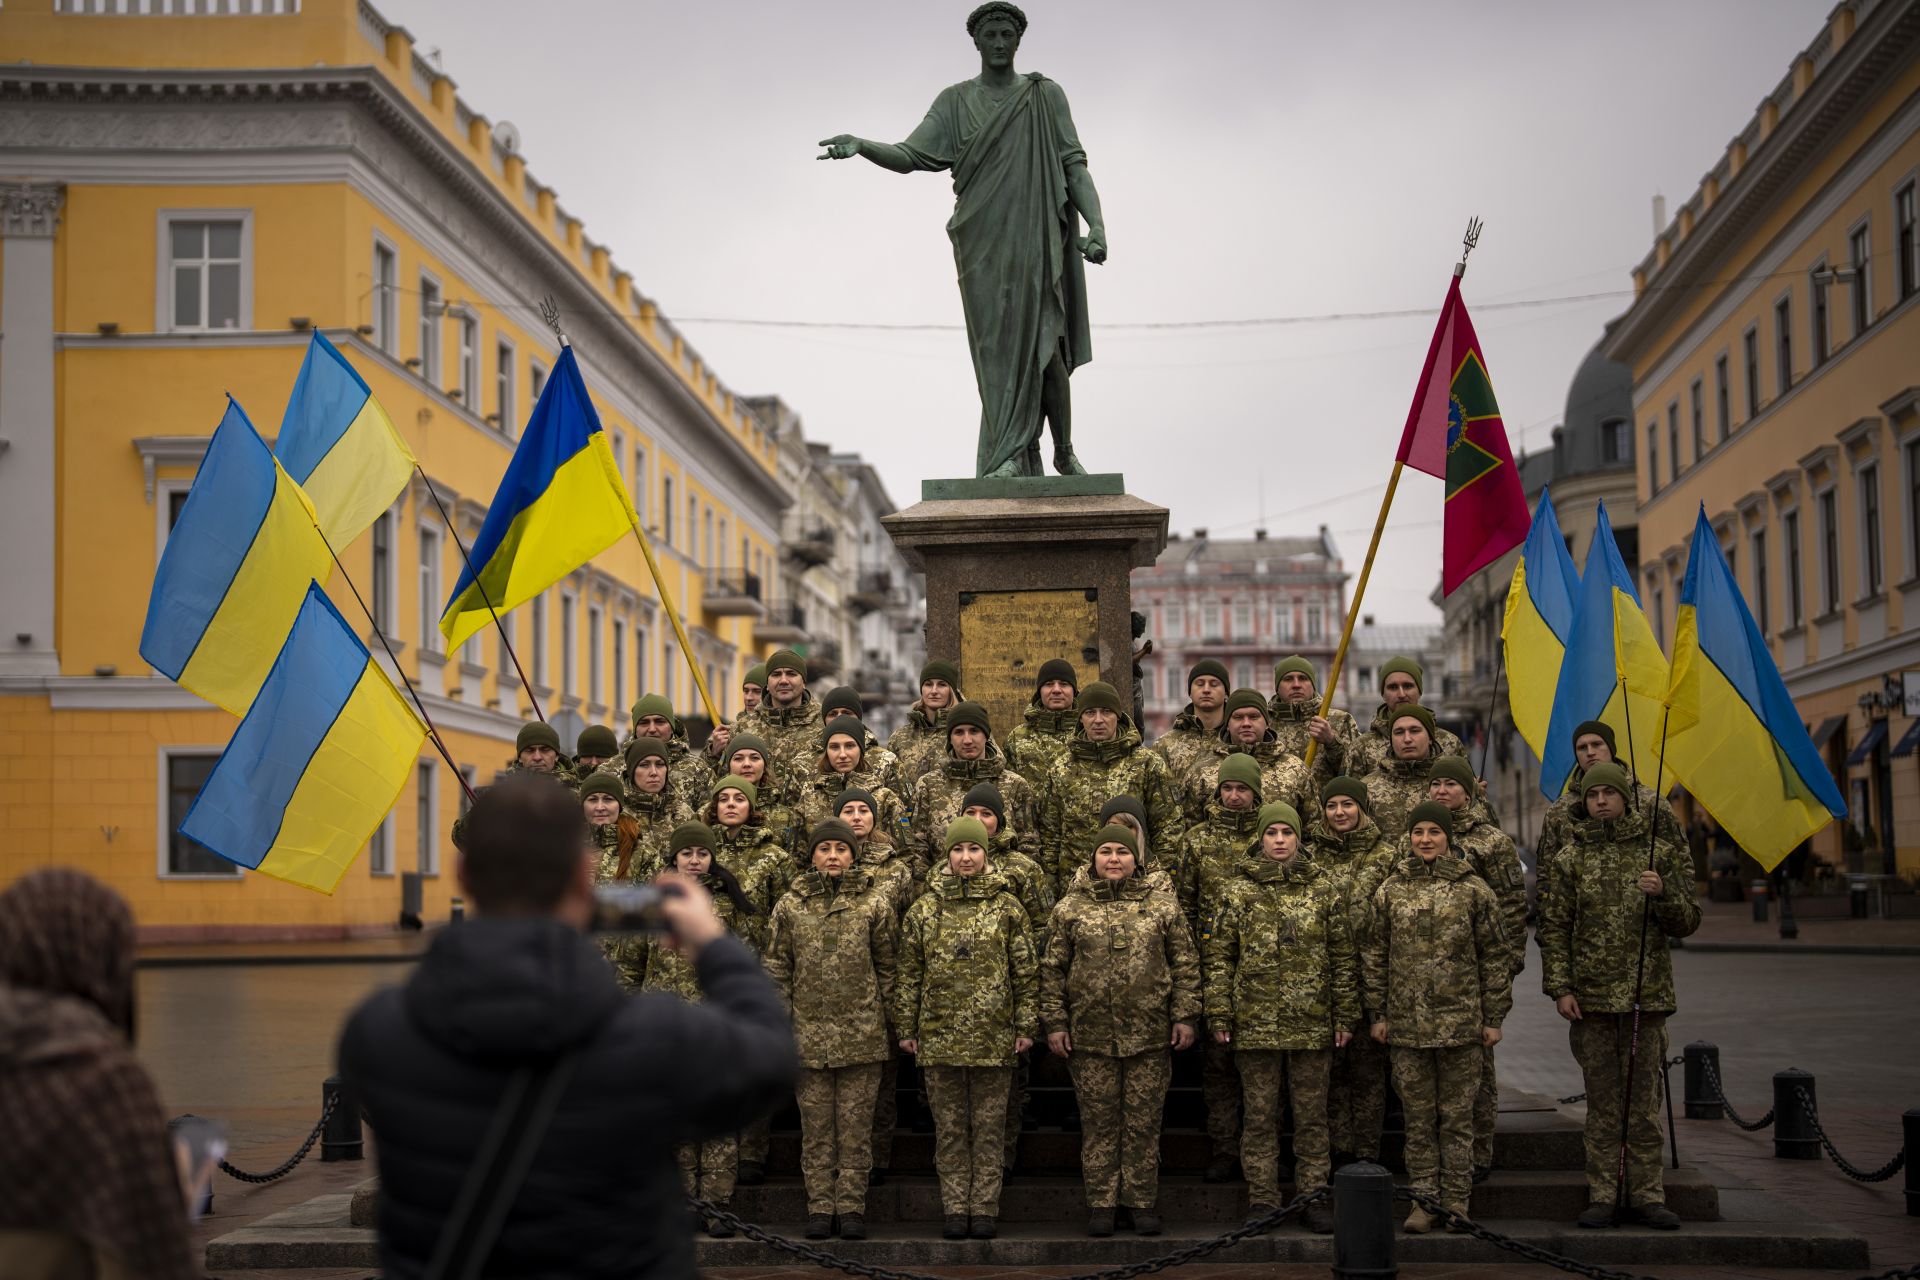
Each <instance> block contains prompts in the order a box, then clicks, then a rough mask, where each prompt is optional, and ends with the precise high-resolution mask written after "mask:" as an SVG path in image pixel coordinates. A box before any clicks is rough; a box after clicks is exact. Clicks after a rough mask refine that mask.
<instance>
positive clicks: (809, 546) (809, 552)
mask: <svg viewBox="0 0 1920 1280" xmlns="http://www.w3.org/2000/svg"><path fill="white" fill-rule="evenodd" d="M785 545H786V552H787V554H788V555H789V556H791V557H792V558H793V559H795V560H798V561H799V562H800V563H801V564H806V565H821V564H826V563H828V562H829V561H831V560H832V559H833V546H834V537H833V529H832V528H831V527H830V526H828V525H826V524H824V523H822V522H820V521H817V520H814V521H808V522H807V523H805V524H802V525H798V526H796V527H795V529H794V531H793V533H792V535H791V536H790V537H788V538H787V539H785Z"/></svg>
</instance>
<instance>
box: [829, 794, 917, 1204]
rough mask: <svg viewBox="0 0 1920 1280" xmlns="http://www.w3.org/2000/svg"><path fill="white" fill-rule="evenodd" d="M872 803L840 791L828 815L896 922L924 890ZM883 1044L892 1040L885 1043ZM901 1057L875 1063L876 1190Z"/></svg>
mask: <svg viewBox="0 0 1920 1280" xmlns="http://www.w3.org/2000/svg"><path fill="white" fill-rule="evenodd" d="M876 806H877V802H876V801H875V800H874V798H873V797H872V796H871V795H869V794H868V793H867V792H865V791H862V790H861V789H860V788H859V787H848V788H847V789H846V790H845V791H842V792H841V793H840V799H839V805H838V807H837V808H836V809H835V810H834V813H833V816H834V817H836V818H838V819H840V820H841V821H842V822H844V823H846V824H847V829H848V830H850V831H852V832H853V836H854V842H855V843H854V846H853V855H854V865H855V866H856V867H858V868H859V869H860V870H862V871H864V872H866V873H867V875H868V876H869V877H871V878H872V880H873V883H874V889H875V891H876V892H878V893H880V894H882V895H883V896H884V897H885V898H886V900H887V905H888V906H890V907H892V908H893V918H894V922H895V923H896V924H898V923H899V921H900V918H901V917H902V916H904V915H905V914H906V912H907V908H908V907H910V906H912V905H913V904H914V902H915V901H916V900H917V899H918V898H919V897H920V894H921V892H922V891H923V890H924V889H925V887H926V886H925V883H924V879H923V876H922V873H921V870H920V868H919V867H918V866H917V865H916V864H915V863H914V861H913V859H911V858H909V857H908V856H907V855H906V854H905V853H904V852H902V851H901V850H899V849H897V848H895V847H894V844H893V834H892V833H891V832H888V831H883V830H880V829H878V828H877V827H876V826H875V825H874V815H875V812H876ZM887 1043H888V1045H889V1046H891V1045H892V1044H893V1040H892V1039H889V1040H888V1041H887ZM899 1088H900V1057H899V1053H898V1051H897V1050H892V1049H890V1050H889V1052H888V1054H887V1056H886V1058H885V1059H884V1060H883V1061H882V1062H881V1064H880V1085H879V1092H878V1094H877V1095H876V1097H875V1101H874V1106H873V1151H872V1156H873V1171H872V1174H871V1176H870V1179H869V1180H870V1181H871V1183H872V1184H873V1185H874V1186H876V1187H877V1186H879V1185H880V1184H881V1183H883V1182H885V1181H886V1180H887V1173H888V1171H889V1170H890V1169H891V1168H892V1167H893V1131H894V1128H895V1126H896V1124H897V1123H898V1122H899V1118H900V1115H899Z"/></svg>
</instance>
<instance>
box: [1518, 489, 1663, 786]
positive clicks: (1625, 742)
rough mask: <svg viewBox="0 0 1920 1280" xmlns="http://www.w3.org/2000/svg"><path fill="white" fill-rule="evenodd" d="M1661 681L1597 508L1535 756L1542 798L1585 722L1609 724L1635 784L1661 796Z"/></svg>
mask: <svg viewBox="0 0 1920 1280" xmlns="http://www.w3.org/2000/svg"><path fill="white" fill-rule="evenodd" d="M1669 683H1670V673H1669V670H1668V667H1667V659H1666V655H1665V654H1664V653H1662V652H1661V650H1660V644H1659V641H1657V640H1655V639H1654V635H1653V628H1652V626H1650V625H1649V624H1648V622H1647V615H1646V614H1645V613H1644V612H1642V610H1641V608H1640V593H1639V592H1638V591H1636V590H1635V589H1634V585H1633V576H1632V575H1631V574H1629V573H1628V572H1627V566H1626V562H1625V561H1623V560H1621V558H1620V548H1619V546H1618V545H1617V544H1616V543H1615V542H1614V540H1613V524H1612V522H1611V521H1609V520H1608V519H1607V505H1606V503H1604V502H1603V503H1600V504H1599V510H1598V513H1597V517H1596V521H1595V525H1594V531H1593V543H1592V545H1591V546H1589V547H1588V548H1587V564H1586V568H1585V570H1584V571H1583V572H1582V573H1581V575H1580V595H1579V597H1578V599H1577V601H1576V603H1575V607H1574V613H1573V626H1572V630H1571V632H1570V633H1569V636H1568V639H1567V647H1566V654H1565V656H1564V657H1563V658H1562V660H1561V663H1560V678H1559V681H1558V682H1557V684H1556V685H1555V688H1554V697H1553V714H1552V717H1551V718H1550V720H1549V722H1548V726H1547V739H1546V744H1545V747H1544V749H1543V750H1542V751H1541V753H1540V790H1541V791H1542V792H1543V793H1544V794H1545V795H1546V797H1547V798H1548V799H1549V800H1555V799H1558V798H1559V797H1560V793H1561V792H1562V791H1563V790H1564V789H1565V788H1566V785H1567V781H1568V779H1569V778H1571V777H1572V776H1573V771H1574V767H1575V761H1574V756H1573V740H1572V739H1573V731H1574V729H1575V728H1577V727H1578V726H1579V725H1580V724H1581V723H1582V722H1584V721H1587V720H1600V721H1603V722H1605V723H1606V724H1608V725H1610V726H1611V727H1612V728H1613V731H1614V735H1615V740H1616V742H1617V743H1618V758H1619V759H1620V760H1621V762H1622V763H1625V764H1628V765H1630V767H1631V768H1632V769H1633V772H1634V776H1635V777H1636V778H1637V779H1638V780H1639V781H1641V782H1644V783H1646V784H1647V785H1648V786H1650V787H1658V788H1659V789H1661V790H1664V789H1665V787H1666V785H1667V784H1669V783H1671V782H1672V781H1673V778H1674V775H1673V771H1672V770H1667V771H1665V774H1664V780H1663V781H1657V780H1656V774H1658V773H1659V772H1660V770H1659V764H1658V762H1659V759H1660V731H1661V718H1662V716H1663V715H1664V713H1665V711H1666V701H1667V692H1668V685H1669Z"/></svg>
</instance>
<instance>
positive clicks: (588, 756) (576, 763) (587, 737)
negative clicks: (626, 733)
mask: <svg viewBox="0 0 1920 1280" xmlns="http://www.w3.org/2000/svg"><path fill="white" fill-rule="evenodd" d="M619 761H620V742H619V739H617V738H615V737H614V736H613V730H611V729H609V728H607V726H605V725H603V724H590V725H588V726H587V727H586V728H584V729H582V730H581V731H580V737H579V739H578V740H577V741H576V742H575V744H574V748H573V786H574V790H576V791H578V790H579V789H580V784H581V783H583V782H585V781H586V780H587V775H588V774H591V773H592V772H593V771H594V770H596V769H598V768H599V767H600V766H601V765H612V766H613V767H614V768H618V767H619Z"/></svg>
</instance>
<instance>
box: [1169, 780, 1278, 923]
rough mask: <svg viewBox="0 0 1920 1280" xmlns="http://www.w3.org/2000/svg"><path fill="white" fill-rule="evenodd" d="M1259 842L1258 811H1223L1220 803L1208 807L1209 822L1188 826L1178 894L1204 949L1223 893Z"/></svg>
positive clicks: (1176, 877) (1177, 880)
mask: <svg viewBox="0 0 1920 1280" xmlns="http://www.w3.org/2000/svg"><path fill="white" fill-rule="evenodd" d="M1259 839H1260V811H1259V810H1258V809H1241V810H1237V811H1236V810H1232V809H1223V808H1221V807H1220V802H1219V801H1218V800H1215V801H1214V802H1213V803H1212V804H1209V805H1208V806H1207V816H1206V819H1205V820H1204V821H1202V822H1196V823H1195V824H1194V825H1193V826H1191V827H1188V828H1187V834H1186V835H1185V836H1183V837H1182V838H1181V840H1180V861H1179V869H1178V870H1177V871H1176V872H1175V873H1174V877H1173V884H1174V895H1175V896H1176V897H1177V898H1179V899H1180V908H1181V910H1183V911H1185V912H1186V914H1187V924H1188V926H1189V927H1190V928H1191V929H1192V930H1193V936H1194V938H1195V940H1196V941H1198V942H1199V943H1200V944H1201V946H1202V947H1204V946H1205V945H1206V940H1207V938H1208V937H1209V936H1211V935H1210V932H1209V931H1210V930H1211V929H1212V928H1213V919H1214V916H1215V914H1216V913H1217V911H1218V909H1219V906H1220V894H1221V892H1222V891H1223V890H1225V889H1226V887H1227V886H1228V885H1229V884H1232V883H1233V880H1234V877H1235V876H1237V875H1239V874H1240V859H1242V858H1244V857H1246V855H1247V850H1248V849H1249V848H1250V847H1251V846H1252V845H1253V844H1254V842H1256V841H1257V840H1259Z"/></svg>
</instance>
